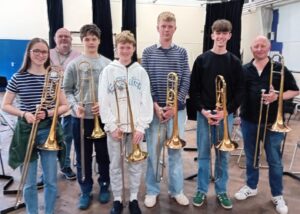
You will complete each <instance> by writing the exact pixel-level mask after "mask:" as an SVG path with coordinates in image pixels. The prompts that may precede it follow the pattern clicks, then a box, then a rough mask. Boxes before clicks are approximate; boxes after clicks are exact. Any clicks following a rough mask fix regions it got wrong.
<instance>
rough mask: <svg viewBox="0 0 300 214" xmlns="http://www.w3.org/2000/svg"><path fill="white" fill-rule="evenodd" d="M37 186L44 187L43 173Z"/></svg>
mask: <svg viewBox="0 0 300 214" xmlns="http://www.w3.org/2000/svg"><path fill="white" fill-rule="evenodd" d="M36 186H37V188H38V189H43V188H44V181H43V175H41V176H40V177H39V180H38V182H37V183H36Z"/></svg>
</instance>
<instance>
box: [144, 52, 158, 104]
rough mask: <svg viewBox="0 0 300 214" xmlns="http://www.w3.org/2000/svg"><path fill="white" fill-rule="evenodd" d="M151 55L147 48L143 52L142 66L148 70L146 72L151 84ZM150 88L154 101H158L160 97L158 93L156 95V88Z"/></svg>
mask: <svg viewBox="0 0 300 214" xmlns="http://www.w3.org/2000/svg"><path fill="white" fill-rule="evenodd" d="M149 57H150V56H149V50H147V49H145V50H144V52H143V55H142V66H143V68H144V69H145V70H146V72H147V73H148V76H149V81H150V85H152V84H151V71H150V69H149ZM150 90H151V96H152V99H153V101H154V102H157V101H158V98H157V95H156V92H155V90H154V88H153V87H150Z"/></svg>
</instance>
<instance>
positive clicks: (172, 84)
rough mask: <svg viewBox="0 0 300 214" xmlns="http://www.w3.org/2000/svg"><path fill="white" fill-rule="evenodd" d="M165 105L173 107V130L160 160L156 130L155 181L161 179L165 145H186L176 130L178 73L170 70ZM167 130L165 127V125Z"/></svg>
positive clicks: (173, 147)
mask: <svg viewBox="0 0 300 214" xmlns="http://www.w3.org/2000/svg"><path fill="white" fill-rule="evenodd" d="M166 106H167V107H172V108H174V112H175V114H174V117H173V130H172V135H171V137H170V138H169V139H166V141H165V142H164V145H163V146H162V153H163V154H162V160H160V155H159V154H160V152H159V151H160V150H161V149H160V147H161V143H160V142H161V140H160V138H161V137H160V128H161V125H160V126H159V130H158V142H157V162H156V180H157V182H159V181H161V180H162V179H163V174H164V168H165V147H167V148H169V149H181V148H183V147H184V146H185V145H186V142H185V141H184V140H183V139H181V138H180V137H179V130H178V75H177V74H176V73H175V72H170V73H169V74H168V76H167V97H166ZM165 130H167V127H165ZM160 165H161V172H159V166H160Z"/></svg>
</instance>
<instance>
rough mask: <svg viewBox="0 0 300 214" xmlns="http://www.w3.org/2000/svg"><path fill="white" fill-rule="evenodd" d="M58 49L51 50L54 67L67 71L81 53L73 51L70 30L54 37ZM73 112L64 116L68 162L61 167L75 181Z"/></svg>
mask: <svg viewBox="0 0 300 214" xmlns="http://www.w3.org/2000/svg"><path fill="white" fill-rule="evenodd" d="M54 41H55V43H56V47H55V48H53V49H51V50H50V59H51V64H52V65H58V66H61V67H62V68H63V69H64V70H65V69H66V67H67V65H68V63H69V62H71V61H72V60H73V59H75V58H76V57H78V56H79V55H80V53H79V52H78V51H76V50H72V37H71V33H70V31H69V30H67V29H66V28H60V29H58V30H57V31H56V33H55V36H54ZM71 119H72V118H71V112H70V111H69V112H67V113H66V114H64V115H63V116H62V120H61V123H62V127H63V130H64V139H65V144H66V160H65V163H64V165H62V166H60V167H61V172H62V174H63V175H64V176H65V178H66V179H68V180H75V179H76V174H75V173H74V172H73V170H72V169H71V159H70V151H71V146H72V141H73V136H72V121H71Z"/></svg>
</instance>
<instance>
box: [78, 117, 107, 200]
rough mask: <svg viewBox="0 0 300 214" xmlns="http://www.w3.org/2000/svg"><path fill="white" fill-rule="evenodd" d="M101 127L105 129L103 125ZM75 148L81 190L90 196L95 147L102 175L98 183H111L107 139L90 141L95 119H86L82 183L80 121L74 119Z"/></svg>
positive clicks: (99, 170)
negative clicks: (83, 177) (83, 178)
mask: <svg viewBox="0 0 300 214" xmlns="http://www.w3.org/2000/svg"><path fill="white" fill-rule="evenodd" d="M99 121H100V126H101V128H102V129H103V126H104V125H103V124H102V123H101V120H100V118H99ZM72 124H73V137H74V146H75V151H76V163H77V164H76V167H77V180H78V183H79V185H80V188H81V192H82V193H84V194H88V193H90V192H91V191H92V188H93V178H92V174H93V173H92V172H93V169H92V168H93V167H92V163H93V148H94V147H95V154H96V162H97V164H98V172H99V174H100V176H99V178H98V183H99V184H101V183H103V182H107V183H109V182H110V179H109V156H108V151H107V140H106V137H104V138H101V139H90V138H89V137H90V136H91V134H92V131H93V128H94V119H84V156H85V163H84V164H85V180H84V181H82V176H81V165H82V164H81V147H80V119H78V118H75V117H72Z"/></svg>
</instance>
